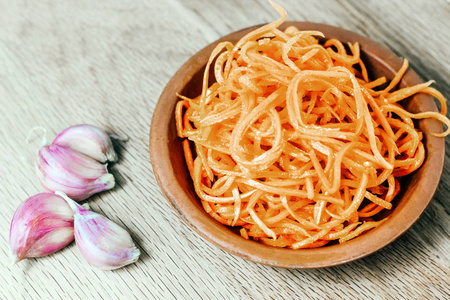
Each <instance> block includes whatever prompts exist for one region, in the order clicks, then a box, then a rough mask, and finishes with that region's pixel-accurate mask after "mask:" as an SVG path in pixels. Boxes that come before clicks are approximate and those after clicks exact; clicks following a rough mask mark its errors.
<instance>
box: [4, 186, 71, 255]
mask: <svg viewBox="0 0 450 300" xmlns="http://www.w3.org/2000/svg"><path fill="white" fill-rule="evenodd" d="M73 223H74V217H73V211H72V209H71V208H70V206H69V205H68V204H67V202H66V201H64V199H62V198H61V197H59V196H57V195H54V194H50V193H41V194H37V195H34V196H32V197H30V198H28V199H27V200H25V201H24V202H22V204H21V205H20V206H19V207H18V208H17V210H16V212H15V213H14V216H13V218H12V221H11V227H10V230H9V245H10V248H11V252H12V254H13V256H14V260H15V262H19V261H21V260H22V259H25V258H30V257H41V256H46V255H49V254H52V253H54V252H56V251H58V250H60V249H61V248H63V247H65V246H66V245H68V244H69V243H70V242H72V241H73V239H74V229H73V226H74V224H73Z"/></svg>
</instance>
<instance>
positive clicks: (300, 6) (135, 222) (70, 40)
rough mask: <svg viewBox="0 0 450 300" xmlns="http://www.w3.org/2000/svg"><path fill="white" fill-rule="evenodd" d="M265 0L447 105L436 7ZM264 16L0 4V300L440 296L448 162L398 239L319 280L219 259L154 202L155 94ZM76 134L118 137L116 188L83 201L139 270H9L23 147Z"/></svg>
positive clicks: (22, 186) (74, 254) (157, 5)
mask: <svg viewBox="0 0 450 300" xmlns="http://www.w3.org/2000/svg"><path fill="white" fill-rule="evenodd" d="M279 2H280V4H282V5H283V6H284V7H285V8H286V10H287V11H288V14H289V17H288V20H298V21H311V22H323V23H328V24H331V25H336V26H340V27H344V28H346V29H349V30H352V31H355V32H359V33H361V34H363V35H366V36H368V37H370V38H372V39H374V40H376V41H378V42H380V43H382V44H384V45H386V46H387V47H389V48H390V49H392V50H393V51H394V52H396V53H397V54H398V55H400V56H402V57H405V58H408V60H409V61H410V65H411V67H412V68H414V69H415V70H416V72H417V73H418V74H419V75H420V76H421V77H422V78H423V79H424V80H428V79H434V80H436V83H435V85H434V86H435V87H437V88H438V89H439V90H440V91H441V92H442V93H443V94H444V95H445V96H446V97H447V99H450V87H449V84H448V78H450V56H449V55H448V54H449V53H448V51H449V50H448V49H450V30H449V29H450V4H449V2H448V0H434V1H429V0H421V1H418V0H417V1H392V0H383V1H381V0H379V1H356V0H355V1H331V0H330V1H325V0H320V1H314V0H303V1H295V0H285V1H281V0H280V1H279ZM276 18H278V15H277V13H276V12H275V10H274V9H272V8H271V6H270V5H269V3H268V2H267V1H238V0H233V1H219V0H215V1H208V0H198V1H189V0H187V1H185V0H168V1H156V0H151V1H137V0H135V1H110V0H108V1H88V0H85V1H73V0H72V1H0V101H1V105H0V115H1V118H0V124H1V126H0V138H1V141H2V142H1V143H0V153H1V160H0V203H1V204H2V210H0V228H1V238H0V299H343V298H347V299H450V238H449V234H450V232H449V228H450V217H449V209H450V197H449V196H450V173H449V170H450V165H449V161H447V162H446V164H445V167H444V173H443V176H442V180H441V183H440V185H439V188H438V190H437V192H436V195H435V198H434V199H433V201H432V202H431V204H430V206H429V207H428V209H427V210H426V211H425V213H424V214H423V215H422V217H421V218H420V219H419V221H418V222H417V223H416V224H415V225H414V226H413V227H412V228H411V229H410V230H409V231H408V232H407V233H406V234H404V235H403V236H402V237H400V238H399V239H398V240H396V241H395V242H394V243H392V244H391V245H389V246H387V247H385V248H384V249H382V250H381V251H379V252H377V253H376V254H373V255H371V256H369V257H366V258H364V259H361V260H359V261H356V262H352V263H349V264H345V265H342V266H338V267H333V268H328V269H319V270H287V269H276V268H271V267H267V266H263V265H259V264H255V263H252V262H248V261H245V260H243V259H241V258H238V257H235V256H233V255H230V254H228V253H226V252H224V251H222V250H220V249H218V248H217V247H215V246H213V245H211V244H210V243H208V242H207V241H205V240H203V239H202V238H200V237H199V236H198V235H197V234H196V233H194V232H193V231H192V230H191V229H190V228H188V227H187V225H185V224H184V223H183V222H182V221H181V220H180V219H179V218H178V216H177V215H176V214H175V212H174V211H173V210H172V209H171V208H170V206H169V204H168V203H167V201H166V200H165V198H164V197H163V195H162V193H161V191H160V189H159V187H158V186H157V184H156V182H155V178H154V176H153V173H152V169H151V164H150V160H149V154H148V134H149V126H150V121H151V118H152V112H153V109H154V107H155V105H156V102H157V101H158V97H159V95H160V94H161V92H162V90H163V88H164V86H165V84H166V83H167V82H168V80H169V78H170V77H171V76H172V75H173V74H174V73H175V71H176V70H177V68H179V67H180V66H181V65H182V64H183V63H184V62H185V61H186V60H187V59H188V58H189V57H190V56H191V55H192V54H194V53H195V52H196V51H198V50H199V49H201V48H202V47H204V46H205V45H207V44H209V43H210V42H212V41H214V40H216V39H218V38H219V37H221V36H223V35H225V34H228V33H230V32H232V31H235V30H238V29H242V28H244V27H248V26H252V25H256V24H261V23H265V22H270V21H272V20H275V19H276ZM78 123H90V124H95V125H97V126H100V127H102V128H105V129H106V130H108V131H109V132H114V133H116V134H118V135H120V136H123V137H128V138H129V141H128V142H126V143H121V144H120V145H119V147H118V150H119V152H120V162H119V163H117V164H115V165H114V166H113V167H112V171H113V173H114V175H115V177H116V180H117V182H118V184H117V186H116V188H114V189H113V190H112V191H110V192H105V193H101V194H99V195H97V196H95V197H93V198H92V199H91V200H89V203H90V205H91V207H92V209H93V210H95V211H97V212H100V213H102V214H104V215H106V216H108V217H109V218H110V219H112V220H114V221H116V222H117V223H118V224H120V225H122V226H123V227H125V228H127V229H128V230H129V231H130V232H131V233H132V235H133V236H134V237H135V239H136V242H137V244H138V245H139V247H140V248H141V250H142V255H141V259H140V260H139V261H138V262H137V263H136V264H133V265H131V266H129V267H126V268H122V269H119V270H116V271H102V270H98V269H95V268H94V267H91V266H90V265H88V264H87V262H86V261H85V260H84V259H83V257H82V256H81V254H80V253H79V251H78V249H77V247H76V245H75V244H74V243H72V244H71V245H69V246H68V247H66V248H65V249H63V250H62V251H60V252H58V253H56V254H54V255H51V256H49V257H45V258H39V259H29V260H26V261H23V262H20V263H19V264H18V265H16V266H15V267H14V268H13V270H12V272H10V266H11V259H10V254H9V246H8V234H9V225H10V221H11V218H12V215H13V213H14V211H15V209H16V208H17V207H18V206H19V204H20V203H21V202H22V201H24V200H25V199H26V198H28V197H29V196H31V195H34V194H36V193H39V192H42V191H43V189H42V187H41V186H40V184H39V183H38V181H37V178H36V175H35V171H34V159H35V156H36V151H37V149H38V147H39V146H40V144H41V142H42V136H43V135H42V133H41V132H39V131H35V132H34V134H32V135H31V137H30V140H29V142H27V141H26V140H27V136H28V135H29V133H30V130H31V129H32V128H33V127H35V126H41V127H44V128H46V129H47V135H46V136H47V138H48V140H49V141H51V140H52V139H53V138H54V137H55V135H56V134H57V133H58V132H60V131H61V130H62V129H64V128H66V127H68V126H70V125H74V124H78ZM447 141H450V139H447ZM447 151H450V147H447ZM447 154H450V152H447Z"/></svg>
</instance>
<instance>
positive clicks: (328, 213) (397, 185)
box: [175, 4, 450, 249]
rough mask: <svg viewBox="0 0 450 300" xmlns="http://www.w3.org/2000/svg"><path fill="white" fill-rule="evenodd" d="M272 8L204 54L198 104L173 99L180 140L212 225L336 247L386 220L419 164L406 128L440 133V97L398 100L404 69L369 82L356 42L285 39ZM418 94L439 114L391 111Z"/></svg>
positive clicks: (284, 243) (311, 36)
mask: <svg viewBox="0 0 450 300" xmlns="http://www.w3.org/2000/svg"><path fill="white" fill-rule="evenodd" d="M273 5H274V6H275V8H276V9H277V10H278V12H279V13H280V15H281V18H280V19H279V20H277V21H275V22H272V23H270V24H267V25H264V26H262V27H260V28H258V29H256V30H254V31H252V32H250V33H248V34H246V35H245V36H244V37H243V38H241V39H240V40H239V41H238V42H237V43H236V44H232V43H230V42H222V43H220V44H219V45H218V46H217V47H216V48H215V49H214V50H213V51H212V53H211V56H210V59H209V61H208V64H207V66H206V69H205V72H204V77H203V87H202V91H201V93H200V95H198V97H195V98H188V97H185V96H183V95H180V98H181V100H180V101H179V102H178V104H177V106H176V110H175V116H176V126H177V133H178V136H179V137H180V138H183V139H184V140H183V150H184V154H185V160H186V163H187V166H188V169H189V173H190V175H191V177H192V180H193V183H194V187H195V192H196V194H197V195H198V197H199V198H200V199H201V203H202V206H203V209H204V210H205V211H206V212H207V213H208V214H209V215H210V216H211V217H213V218H214V219H216V220H217V221H219V222H220V223H222V224H224V225H227V226H232V227H239V228H240V229H239V232H240V234H241V236H242V237H243V238H246V239H253V240H256V241H260V242H262V243H264V244H268V245H271V246H276V247H285V248H292V249H300V248H316V247H321V246H324V245H327V244H328V243H330V242H333V241H339V242H340V243H342V242H345V241H348V240H350V239H352V238H355V237H357V236H359V235H360V234H362V233H364V232H366V231H368V230H370V229H372V228H375V227H377V226H379V225H380V224H382V223H383V222H385V221H386V220H387V218H384V217H383V211H384V210H389V209H391V208H392V201H393V200H394V198H395V196H396V195H397V194H398V193H399V191H400V189H401V182H400V181H401V180H400V179H401V177H403V176H405V175H408V174H410V173H411V172H414V171H415V170H417V169H418V168H419V167H420V165H421V164H422V162H423V160H424V158H425V155H426V153H425V148H424V146H423V143H422V133H421V132H420V131H418V130H417V129H415V125H414V123H413V121H412V119H415V118H417V119H420V118H436V119H438V120H440V121H442V122H443V123H445V124H446V125H447V126H448V125H449V124H450V121H449V120H448V119H447V118H446V117H445V116H444V115H445V112H446V105H445V99H444V98H443V96H442V95H441V94H440V93H439V92H438V91H436V90H435V89H434V88H431V87H430V86H429V85H430V84H431V82H427V83H424V84H420V85H415V86H411V87H406V88H401V89H398V90H395V91H394V88H395V87H396V85H397V84H398V83H399V82H400V80H401V79H402V76H403V75H404V73H405V72H406V70H407V68H408V63H407V61H406V60H405V61H404V64H403V66H402V67H401V68H400V70H399V71H398V73H397V75H396V76H395V77H394V78H393V80H391V81H390V82H389V83H387V82H386V81H387V80H386V79H385V78H384V77H381V78H378V79H375V80H370V79H369V75H368V72H367V70H366V68H365V64H364V62H363V60H362V59H361V57H360V49H359V44H358V43H353V44H351V43H349V44H348V45H344V44H343V43H341V42H340V41H339V40H336V39H329V40H325V41H324V42H323V43H322V40H323V39H324V37H323V35H322V34H321V32H317V31H299V30H298V29H297V28H295V27H288V28H287V29H285V30H284V31H281V30H279V29H278V27H279V26H280V25H281V24H282V23H283V22H284V20H285V19H286V12H285V11H284V10H283V9H282V8H281V7H279V6H278V5H275V4H273ZM317 37H321V38H322V39H319V38H317ZM210 70H211V72H210ZM210 73H212V74H213V75H214V77H215V80H214V81H213V80H210V75H211V74H210ZM383 85H384V86H383ZM417 93H427V94H431V95H433V96H434V97H436V98H437V99H438V100H439V101H440V102H441V107H442V110H441V113H442V114H439V113H436V112H422V113H417V114H413V113H409V112H408V111H406V110H405V109H404V108H403V107H402V106H400V105H399V104H398V103H399V102H400V101H402V100H404V99H406V98H408V97H410V96H412V95H414V94H417ZM449 128H450V127H449ZM449 128H448V129H447V131H446V132H444V133H437V134H436V135H438V136H446V135H448V134H449V130H450V129H449Z"/></svg>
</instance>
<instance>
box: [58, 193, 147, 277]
mask: <svg viewBox="0 0 450 300" xmlns="http://www.w3.org/2000/svg"><path fill="white" fill-rule="evenodd" d="M55 194H57V195H60V196H61V197H63V198H64V199H65V200H66V201H67V203H68V204H69V205H70V206H71V207H72V209H73V212H74V229H75V242H76V244H77V246H78V248H79V249H80V252H81V254H82V255H83V256H84V258H86V260H87V261H88V262H89V263H90V264H91V265H93V266H95V267H97V268H100V269H104V270H113V269H117V268H121V267H124V266H126V265H128V264H131V263H134V262H136V261H137V260H138V259H139V255H140V251H139V249H138V248H136V246H135V245H134V242H133V239H132V238H131V236H130V234H129V233H128V232H127V231H126V230H125V229H123V228H122V227H120V226H119V225H117V224H116V223H114V222H112V221H111V220H109V219H107V218H106V217H104V216H102V215H99V214H97V213H95V212H93V211H89V210H85V209H84V208H83V207H82V206H81V205H79V204H78V203H76V202H75V201H73V200H72V199H70V198H69V197H67V195H65V194H64V193H61V192H56V193H55Z"/></svg>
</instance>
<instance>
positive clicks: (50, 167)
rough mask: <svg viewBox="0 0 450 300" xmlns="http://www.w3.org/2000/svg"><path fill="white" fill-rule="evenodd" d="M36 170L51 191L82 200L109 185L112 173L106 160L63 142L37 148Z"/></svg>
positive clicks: (107, 187)
mask: <svg viewBox="0 0 450 300" xmlns="http://www.w3.org/2000/svg"><path fill="white" fill-rule="evenodd" d="M36 172H37V175H38V178H39V181H40V183H41V185H42V186H43V187H44V188H45V189H46V190H48V191H50V192H55V191H62V192H64V193H66V194H67V195H68V196H69V197H71V198H72V199H74V200H77V201H81V200H84V199H87V198H89V197H90V196H92V195H93V194H95V193H99V192H102V191H105V190H108V189H111V188H113V187H114V185H115V180H114V176H113V175H112V174H110V173H108V170H107V164H101V163H99V162H98V161H96V160H94V159H92V158H90V157H87V156H85V155H83V154H81V153H79V152H77V151H75V150H72V149H70V148H68V147H65V146H60V145H49V146H44V147H42V148H40V149H39V153H38V157H37V163H36Z"/></svg>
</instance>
